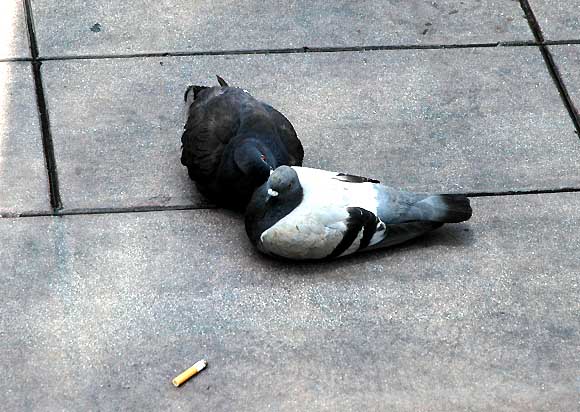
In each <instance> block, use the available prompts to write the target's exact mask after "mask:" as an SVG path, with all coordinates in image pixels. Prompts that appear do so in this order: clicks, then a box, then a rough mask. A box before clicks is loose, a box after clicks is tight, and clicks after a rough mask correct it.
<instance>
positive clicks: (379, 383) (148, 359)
mask: <svg viewBox="0 0 580 412" xmlns="http://www.w3.org/2000/svg"><path fill="white" fill-rule="evenodd" d="M579 201H580V195H579V194H557V195H533V196H516V197H501V198H480V199H473V206H474V210H475V213H474V217H473V219H472V221H470V222H468V223H466V224H460V225H454V226H449V227H446V228H443V229H440V230H438V231H436V232H434V233H432V234H430V235H429V236H427V237H426V238H424V239H422V240H420V241H418V242H416V243H412V244H409V245H407V246H404V247H399V248H396V249H392V250H390V251H380V252H375V253H370V254H363V255H359V256H357V257H352V258H345V259H342V260H337V261H334V262H331V263H324V264H295V265H288V264H282V263H278V262H276V261H273V260H270V259H266V258H264V257H262V256H260V255H258V253H257V252H255V251H254V250H253V249H252V248H251V246H250V245H249V242H248V241H247V240H246V238H245V234H244V232H243V225H242V222H241V219H240V218H239V217H238V216H235V215H233V214H229V213H226V212H223V211H187V212H162V213H157V212H155V213H139V214H115V215H92V216H69V217H64V218H54V219H51V218H33V219H16V220H11V219H2V220H0V243H1V244H2V245H3V247H2V248H0V267H1V270H0V280H1V282H2V284H3V285H4V286H3V304H2V306H0V312H1V314H2V316H0V335H1V336H2V341H3V345H2V347H3V349H2V352H1V355H0V367H1V368H2V370H3V371H4V372H3V375H2V378H1V379H0V401H1V402H2V405H3V407H4V408H5V409H6V410H34V409H38V410H63V409H67V410H72V409H75V410H78V409H83V410H97V409H99V410H112V409H121V410H143V409H146V410H179V409H181V408H183V409H184V410H190V409H191V407H192V405H202V406H203V409H204V410H212V411H233V410H235V411H238V410H251V411H256V410H267V409H272V410H288V411H295V410H392V411H416V410H425V411H431V410H433V411H436V410H446V411H454V410H457V411H459V410H461V411H464V410H470V411H490V410H513V411H530V410H533V411H555V410H562V411H565V410H566V411H571V410H574V408H575V406H576V405H577V400H578V387H577V386H578V381H577V375H578V370H579V368H580V353H579V352H578V339H579V327H580V318H579V313H580V307H579V303H578V293H579V285H578V249H579V248H580V232H579V231H578V230H577V228H578V226H579V225H580V209H579V208H578V203H579ZM23 262H26V264H23ZM200 358H206V359H207V360H208V361H209V368H208V369H207V370H206V371H204V372H203V373H202V374H200V375H199V376H197V377H196V378H195V379H194V380H192V381H190V382H189V383H187V384H185V385H184V386H183V387H181V388H179V389H176V388H174V387H173V386H172V385H171V383H170V382H171V378H172V377H173V376H175V375H176V374H177V373H178V372H180V371H181V370H183V369H184V368H186V367H188V366H190V365H191V364H193V363H194V362H195V361H197V360H198V359H200ZM199 408H200V406H197V407H196V409H199Z"/></svg>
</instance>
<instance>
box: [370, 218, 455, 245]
mask: <svg viewBox="0 0 580 412" xmlns="http://www.w3.org/2000/svg"><path fill="white" fill-rule="evenodd" d="M441 226H443V223H441V222H429V221H422V222H408V223H398V224H391V225H385V230H384V232H383V233H382V236H381V237H380V238H377V239H376V241H375V242H374V243H371V244H370V245H369V246H368V247H367V249H368V250H372V249H379V248H384V247H389V246H394V245H398V244H400V243H404V242H407V241H409V240H411V239H415V238H416V237H419V236H421V235H424V234H425V233H427V232H431V231H432V230H435V229H437V228H438V227H441Z"/></svg>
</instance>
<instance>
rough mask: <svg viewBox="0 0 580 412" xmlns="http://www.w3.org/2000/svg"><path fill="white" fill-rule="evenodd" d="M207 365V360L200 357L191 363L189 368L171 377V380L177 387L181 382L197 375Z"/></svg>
mask: <svg viewBox="0 0 580 412" xmlns="http://www.w3.org/2000/svg"><path fill="white" fill-rule="evenodd" d="M206 366H207V361H206V360H205V359H202V360H200V361H197V362H195V363H194V364H193V366H192V367H191V368H189V369H186V370H184V371H183V372H181V373H180V374H179V375H177V376H176V377H175V378H173V380H172V382H173V384H174V385H175V386H176V387H177V386H180V385H181V384H182V383H185V382H187V381H188V380H189V379H190V378H191V377H193V376H195V375H197V374H198V373H199V372H201V371H202V370H203V369H204V368H205V367H206Z"/></svg>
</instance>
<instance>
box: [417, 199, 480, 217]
mask: <svg viewBox="0 0 580 412" xmlns="http://www.w3.org/2000/svg"><path fill="white" fill-rule="evenodd" d="M410 212H411V214H413V215H416V216H417V218H418V220H428V221H431V222H441V223H459V222H463V221H465V220H468V219H469V218H470V217H471V213H472V211H471V206H470V204H469V199H468V198H467V197H466V196H464V195H429V196H426V197H424V198H423V199H421V200H419V201H418V202H416V203H415V204H413V206H412V207H411V210H410Z"/></svg>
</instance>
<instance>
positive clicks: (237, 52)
mask: <svg viewBox="0 0 580 412" xmlns="http://www.w3.org/2000/svg"><path fill="white" fill-rule="evenodd" d="M578 42H580V40H579V41H578ZM538 45H539V44H537V43H535V42H533V41H506V42H492V43H467V44H425V45H422V44H412V45H374V46H373V45H367V46H345V47H308V46H304V47H296V48H279V49H243V50H208V51H172V52H150V53H146V52H143V53H127V54H85V55H82V54H81V55H70V56H66V55H65V56H59V55H56V56H44V57H39V58H38V60H39V61H63V60H101V59H131V58H147V57H189V56H235V55H253V54H304V53H337V52H364V51H381V50H444V49H473V48H491V47H534V46H538Z"/></svg>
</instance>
